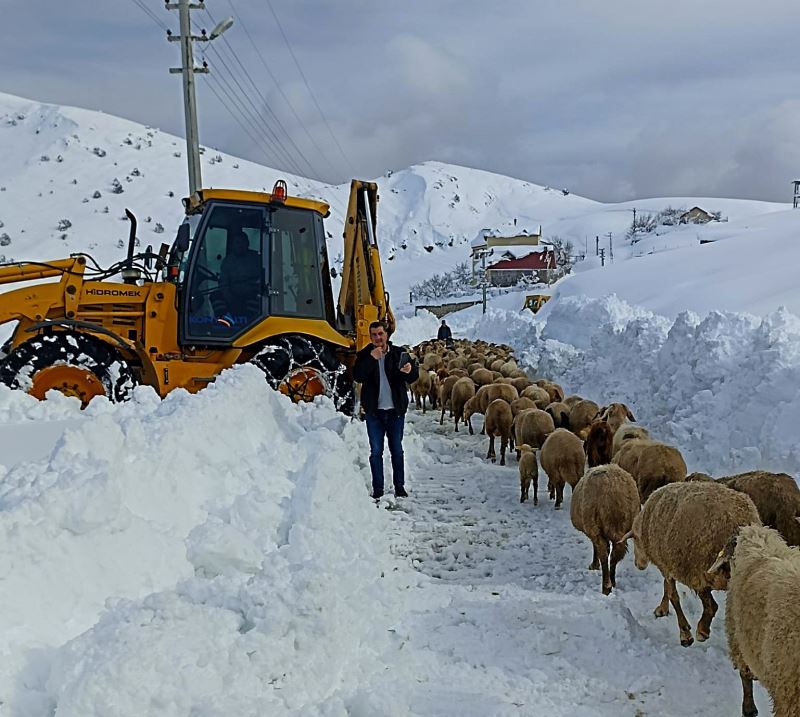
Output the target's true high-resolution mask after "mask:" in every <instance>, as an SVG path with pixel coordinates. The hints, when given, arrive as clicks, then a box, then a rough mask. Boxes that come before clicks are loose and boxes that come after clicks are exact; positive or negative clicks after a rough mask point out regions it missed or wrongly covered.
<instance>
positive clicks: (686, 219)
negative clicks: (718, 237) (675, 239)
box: [678, 207, 715, 224]
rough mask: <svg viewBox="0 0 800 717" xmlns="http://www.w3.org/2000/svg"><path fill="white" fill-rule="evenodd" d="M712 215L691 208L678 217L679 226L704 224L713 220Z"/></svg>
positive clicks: (697, 208)
mask: <svg viewBox="0 0 800 717" xmlns="http://www.w3.org/2000/svg"><path fill="white" fill-rule="evenodd" d="M714 218H715V217H714V215H713V214H711V213H710V212H707V211H706V210H705V209H701V208H700V207H692V208H691V209H690V210H689V211H688V212H684V213H683V214H681V215H680V217H678V221H679V222H680V223H681V224H706V223H708V222H710V221H711V220H712V219H714Z"/></svg>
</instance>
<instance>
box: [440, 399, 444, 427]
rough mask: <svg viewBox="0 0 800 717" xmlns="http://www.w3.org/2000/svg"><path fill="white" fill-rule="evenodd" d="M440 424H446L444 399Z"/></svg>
mask: <svg viewBox="0 0 800 717" xmlns="http://www.w3.org/2000/svg"><path fill="white" fill-rule="evenodd" d="M439 425H440V426H443V425H444V401H442V415H441V418H439Z"/></svg>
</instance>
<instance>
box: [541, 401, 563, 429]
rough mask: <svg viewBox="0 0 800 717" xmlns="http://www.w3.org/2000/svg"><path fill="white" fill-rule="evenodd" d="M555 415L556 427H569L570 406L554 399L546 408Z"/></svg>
mask: <svg viewBox="0 0 800 717" xmlns="http://www.w3.org/2000/svg"><path fill="white" fill-rule="evenodd" d="M544 410H545V411H547V412H548V413H549V414H550V415H551V416H552V417H553V425H554V426H555V427H556V428H569V408H568V407H567V406H566V404H564V403H561V402H560V401H554V402H553V403H550V404H548V405H547V407H546V408H545V409H544Z"/></svg>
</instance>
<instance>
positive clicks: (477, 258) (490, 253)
mask: <svg viewBox="0 0 800 717" xmlns="http://www.w3.org/2000/svg"><path fill="white" fill-rule="evenodd" d="M541 238H542V227H541V226H540V227H539V228H538V229H537V230H535V231H534V230H531V231H529V230H527V229H522V230H520V232H519V233H518V234H513V235H509V236H500V235H498V234H494V233H492V231H491V230H489V229H484V230H483V231H482V232H481V233H480V235H479V236H478V237H476V238H475V239H473V240H472V244H471V245H470V246H471V249H472V256H471V259H472V279H473V282H474V281H476V280H477V277H478V274H479V273H480V270H481V268H482V267H483V266H484V263H483V262H484V258H485V260H486V264H485V265H487V266H488V264H489V263H490V262H492V261H497V260H498V258H499V257H501V256H503V252H509V253H510V258H512V259H514V258H517V257H520V256H522V255H523V254H526V253H528V252H530V248H531V247H534V246H539V242H540V240H541Z"/></svg>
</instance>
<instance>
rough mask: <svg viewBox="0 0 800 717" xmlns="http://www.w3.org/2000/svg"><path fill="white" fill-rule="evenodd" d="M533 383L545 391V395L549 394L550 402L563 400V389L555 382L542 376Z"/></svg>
mask: <svg viewBox="0 0 800 717" xmlns="http://www.w3.org/2000/svg"><path fill="white" fill-rule="evenodd" d="M534 383H535V384H536V385H537V386H539V387H540V388H543V389H544V390H545V391H547V395H548V396H550V403H555V402H556V401H563V400H564V389H563V388H561V386H559V385H558V384H557V383H553V382H552V381H548V380H547V379H544V378H540V379H539V380H538V381H534Z"/></svg>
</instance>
